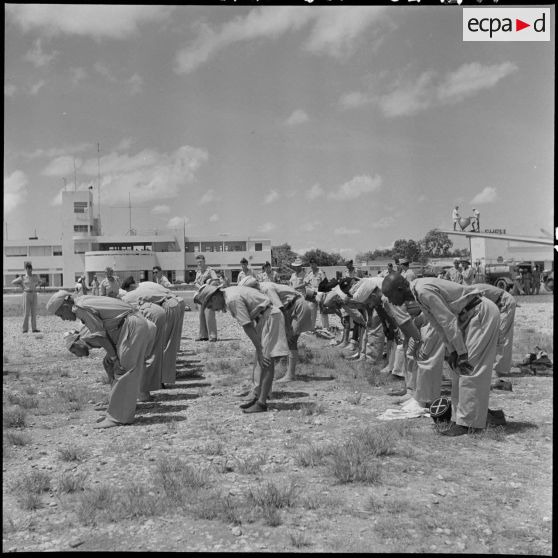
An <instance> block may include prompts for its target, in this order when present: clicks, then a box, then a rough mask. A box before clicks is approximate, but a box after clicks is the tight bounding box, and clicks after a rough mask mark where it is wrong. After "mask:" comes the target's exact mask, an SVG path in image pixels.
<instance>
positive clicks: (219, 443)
mask: <svg viewBox="0 0 558 558" xmlns="http://www.w3.org/2000/svg"><path fill="white" fill-rule="evenodd" d="M201 452H202V453H203V454H205V455H223V454H224V453H225V443H224V442H223V440H214V441H212V442H209V444H207V445H206V446H205V447H203V448H202V450H201Z"/></svg>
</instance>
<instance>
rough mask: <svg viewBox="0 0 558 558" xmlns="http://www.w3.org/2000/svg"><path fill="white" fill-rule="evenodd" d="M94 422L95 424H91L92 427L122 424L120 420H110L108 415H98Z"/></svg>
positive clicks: (98, 427) (110, 426)
mask: <svg viewBox="0 0 558 558" xmlns="http://www.w3.org/2000/svg"><path fill="white" fill-rule="evenodd" d="M96 423H97V424H94V425H93V428H95V429H101V428H112V427H114V426H122V423H121V422H117V421H115V420H112V419H111V418H109V417H100V418H98V419H97V421H96Z"/></svg>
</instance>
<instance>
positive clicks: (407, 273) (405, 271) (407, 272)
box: [399, 258, 417, 283]
mask: <svg viewBox="0 0 558 558" xmlns="http://www.w3.org/2000/svg"><path fill="white" fill-rule="evenodd" d="M399 265H400V266H401V272H400V273H401V275H403V277H405V279H407V281H409V283H410V282H411V281H414V280H415V279H416V278H417V276H416V275H415V272H414V271H413V270H412V269H409V260H408V259H407V258H401V259H400V260H399Z"/></svg>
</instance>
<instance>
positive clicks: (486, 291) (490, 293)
mask: <svg viewBox="0 0 558 558" xmlns="http://www.w3.org/2000/svg"><path fill="white" fill-rule="evenodd" d="M471 288H474V289H476V290H478V291H480V292H481V293H482V296H484V297H486V298H488V300H491V301H492V302H493V303H494V304H496V302H498V300H500V298H501V297H502V295H503V294H504V292H505V291H504V289H500V288H498V287H495V286H494V285H489V284H488V283H476V284H475V286H474V287H471Z"/></svg>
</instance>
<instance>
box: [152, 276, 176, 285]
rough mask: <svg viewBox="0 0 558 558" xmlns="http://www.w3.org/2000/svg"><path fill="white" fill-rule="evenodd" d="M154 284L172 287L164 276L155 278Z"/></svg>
mask: <svg viewBox="0 0 558 558" xmlns="http://www.w3.org/2000/svg"><path fill="white" fill-rule="evenodd" d="M155 282H156V283H157V285H162V286H163V287H167V288H168V287H172V283H171V282H170V281H169V280H168V279H167V278H166V277H165V276H164V275H161V276H160V277H157V280H156V281H155Z"/></svg>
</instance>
